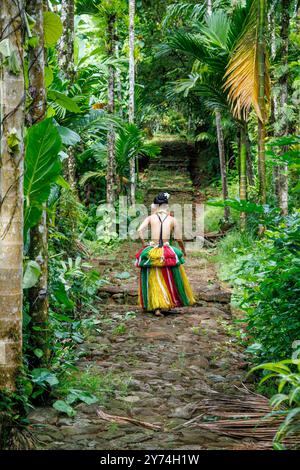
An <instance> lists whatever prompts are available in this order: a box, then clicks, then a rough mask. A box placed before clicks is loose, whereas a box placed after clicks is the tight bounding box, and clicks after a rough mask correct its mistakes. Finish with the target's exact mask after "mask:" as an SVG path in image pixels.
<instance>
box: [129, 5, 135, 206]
mask: <svg viewBox="0 0 300 470" xmlns="http://www.w3.org/2000/svg"><path fill="white" fill-rule="evenodd" d="M134 15H135V0H129V103H128V119H129V122H134V86H135V61H134V34H135V33H134ZM135 167H136V165H135V158H134V157H133V158H131V160H130V202H131V204H135V189H136V182H135Z"/></svg>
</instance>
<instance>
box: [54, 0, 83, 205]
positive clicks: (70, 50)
mask: <svg viewBox="0 0 300 470" xmlns="http://www.w3.org/2000/svg"><path fill="white" fill-rule="evenodd" d="M61 21H62V24H63V33H62V36H61V38H60V41H59V43H58V64H59V67H60V70H61V71H62V73H63V75H64V76H65V78H66V79H67V80H68V81H69V84H70V85H72V84H73V83H74V80H75V64H74V38H75V30H74V0H62V1H61ZM67 153H68V158H67V159H66V161H65V162H64V165H65V168H64V173H65V175H66V177H67V181H68V182H69V184H70V187H71V190H72V192H73V194H74V195H75V196H76V197H77V196H78V194H77V181H76V160H75V152H74V148H73V147H69V148H68V150H67Z"/></svg>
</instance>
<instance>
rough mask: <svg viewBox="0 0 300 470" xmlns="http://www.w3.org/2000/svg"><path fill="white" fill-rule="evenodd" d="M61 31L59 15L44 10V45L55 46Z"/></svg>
mask: <svg viewBox="0 0 300 470" xmlns="http://www.w3.org/2000/svg"><path fill="white" fill-rule="evenodd" d="M62 32H63V25H62V22H61V19H60V17H59V16H58V15H57V14H56V13H53V12H52V11H45V12H44V40H45V45H46V47H51V46H55V44H56V43H57V41H58V40H59V38H60V36H61V35H62Z"/></svg>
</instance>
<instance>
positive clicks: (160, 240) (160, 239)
mask: <svg viewBox="0 0 300 470" xmlns="http://www.w3.org/2000/svg"><path fill="white" fill-rule="evenodd" d="M156 215H157V217H158V218H159V221H160V232H159V243H158V246H159V247H161V246H163V244H164V242H163V223H164V221H165V220H166V218H167V217H168V214H167V215H166V217H165V218H164V220H161V218H160V216H159V214H156Z"/></svg>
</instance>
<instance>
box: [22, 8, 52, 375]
mask: <svg viewBox="0 0 300 470" xmlns="http://www.w3.org/2000/svg"><path fill="white" fill-rule="evenodd" d="M43 7H44V1H43V0H29V1H28V2H27V12H28V13H29V15H30V16H31V17H32V18H33V19H34V20H35V24H34V27H33V30H32V34H33V35H34V36H36V37H37V38H38V43H37V44H36V46H34V47H29V49H28V83H29V92H30V95H31V98H32V101H31V103H30V106H29V110H28V114H27V122H28V123H29V124H35V123H38V122H40V121H42V120H43V119H44V118H45V115H46V89H45V48H44V25H43ZM29 257H30V259H32V260H34V261H36V262H37V263H38V264H39V266H40V269H41V275H40V277H39V280H38V282H37V284H36V285H35V286H33V287H31V289H30V290H29V303H30V316H31V324H30V325H31V336H30V343H31V347H32V349H33V350H35V349H40V350H41V351H42V352H43V356H42V357H41V358H38V357H37V356H36V355H35V356H33V358H34V365H35V366H36V367H38V366H42V365H44V364H45V362H46V361H47V356H48V344H47V328H48V325H47V324H48V309H49V302H48V227H47V213H46V208H45V210H44V211H43V215H42V217H41V220H40V221H39V223H38V224H37V225H36V226H35V227H33V228H32V229H31V230H30V249H29Z"/></svg>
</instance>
